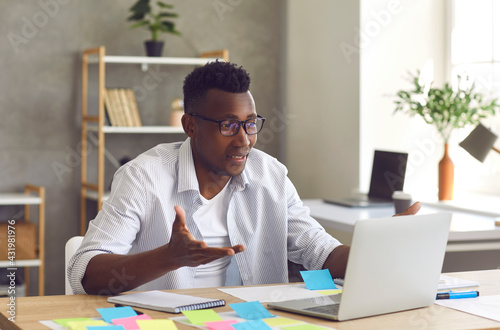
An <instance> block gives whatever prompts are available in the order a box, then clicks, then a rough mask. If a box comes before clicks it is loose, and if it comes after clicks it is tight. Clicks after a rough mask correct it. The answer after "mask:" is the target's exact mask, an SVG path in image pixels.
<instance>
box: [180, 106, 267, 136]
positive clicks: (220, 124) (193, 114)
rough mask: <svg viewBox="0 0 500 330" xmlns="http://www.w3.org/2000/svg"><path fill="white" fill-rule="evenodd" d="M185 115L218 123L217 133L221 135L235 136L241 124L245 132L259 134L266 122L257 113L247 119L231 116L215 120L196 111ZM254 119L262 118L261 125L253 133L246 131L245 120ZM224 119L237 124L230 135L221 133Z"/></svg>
mask: <svg viewBox="0 0 500 330" xmlns="http://www.w3.org/2000/svg"><path fill="white" fill-rule="evenodd" d="M187 115H189V116H193V117H196V118H200V119H203V120H206V121H211V122H213V123H217V124H219V133H220V134H221V135H222V136H235V135H236V134H238V132H239V131H240V128H241V126H243V130H245V133H247V134H248V135H257V134H259V132H260V131H262V128H264V123H265V122H266V118H264V117H262V116H260V115H257V117H255V118H249V119H247V120H238V119H233V118H231V119H222V120H215V119H211V118H207V117H205V116H202V115H199V114H196V113H192V112H191V113H188V114H187ZM255 119H260V120H262V126H260V129H259V130H258V131H257V132H255V133H248V131H247V126H246V124H247V122H249V121H251V120H255ZM225 121H231V122H235V123H238V124H239V125H238V129H236V132H234V134H231V135H224V134H222V123H223V122H225Z"/></svg>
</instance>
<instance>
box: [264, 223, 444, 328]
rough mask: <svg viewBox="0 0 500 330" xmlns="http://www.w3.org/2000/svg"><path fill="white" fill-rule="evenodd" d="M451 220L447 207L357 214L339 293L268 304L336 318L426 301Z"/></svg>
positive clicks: (436, 280)
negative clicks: (441, 210) (392, 214)
mask: <svg viewBox="0 0 500 330" xmlns="http://www.w3.org/2000/svg"><path fill="white" fill-rule="evenodd" d="M450 222H451V213H435V214H425V215H410V216H399V217H390V218H380V219H365V220H358V221H357V222H356V224H355V226H354V234H353V239H352V245H351V251H350V253H349V259H348V263H347V269H346V275H345V279H344V286H343V288H342V294H337V295H330V296H324V297H320V298H306V299H296V300H288V301H282V302H274V303H268V305H267V306H268V307H269V308H275V309H280V310H285V311H289V312H294V313H299V314H305V315H310V316H316V317H322V318H326V319H331V320H338V321H343V320H349V319H354V318H360V317H367V316H372V315H379V314H385V313H392V312H397V311H403V310H408V309H414V308H419V307H426V306H430V305H431V304H432V303H434V301H435V299H436V293H437V289H438V284H439V279H440V274H441V269H442V265H443V260H444V254H445V249H446V244H447V241H448V232H449V228H450Z"/></svg>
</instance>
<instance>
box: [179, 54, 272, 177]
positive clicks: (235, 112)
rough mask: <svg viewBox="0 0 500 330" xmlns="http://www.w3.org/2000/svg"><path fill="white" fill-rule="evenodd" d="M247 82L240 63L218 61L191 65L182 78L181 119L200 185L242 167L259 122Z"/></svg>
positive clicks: (238, 172)
mask: <svg viewBox="0 0 500 330" xmlns="http://www.w3.org/2000/svg"><path fill="white" fill-rule="evenodd" d="M249 86H250V77H249V75H248V73H247V72H246V71H245V70H244V69H243V68H242V67H237V66H236V65H235V64H231V63H226V62H219V61H217V62H211V63H208V64H207V65H205V66H203V67H199V68H197V69H195V70H194V71H193V72H191V73H190V74H189V75H188V76H187V77H186V79H185V80H184V109H185V110H184V111H185V114H184V116H183V118H182V123H183V127H184V131H185V132H186V134H187V135H188V136H189V137H190V138H191V147H192V149H193V159H194V162H195V169H196V174H197V176H198V181H199V182H200V183H202V182H205V183H207V182H212V181H217V180H222V181H227V179H228V177H231V176H235V175H239V174H240V173H241V172H242V171H243V169H244V167H245V164H246V160H247V156H248V153H249V152H250V150H251V148H252V147H253V146H254V145H255V142H256V140H257V135H256V133H257V132H258V130H259V129H260V128H261V127H262V125H261V124H262V123H263V120H262V119H260V118H258V117H257V112H256V110H255V103H254V100H253V97H252V94H251V93H250V91H249ZM243 122H244V123H243ZM224 178H225V179H224Z"/></svg>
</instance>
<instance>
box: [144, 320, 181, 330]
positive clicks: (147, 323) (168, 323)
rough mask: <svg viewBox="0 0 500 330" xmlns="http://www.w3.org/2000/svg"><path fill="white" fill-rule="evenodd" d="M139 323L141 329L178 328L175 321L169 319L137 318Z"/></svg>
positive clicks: (168, 329) (169, 329)
mask: <svg viewBox="0 0 500 330" xmlns="http://www.w3.org/2000/svg"><path fill="white" fill-rule="evenodd" d="M137 325H138V326H139V329H141V330H177V326H176V325H175V323H174V321H172V320H167V319H164V320H163V319H156V320H137Z"/></svg>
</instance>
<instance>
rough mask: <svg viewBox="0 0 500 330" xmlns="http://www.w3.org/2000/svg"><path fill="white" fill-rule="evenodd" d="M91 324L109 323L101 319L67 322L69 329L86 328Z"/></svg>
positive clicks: (83, 329) (81, 329)
mask: <svg viewBox="0 0 500 330" xmlns="http://www.w3.org/2000/svg"><path fill="white" fill-rule="evenodd" d="M91 325H109V324H108V323H106V322H104V321H103V320H90V321H78V322H68V326H69V328H70V329H71V330H87V327H88V326H91Z"/></svg>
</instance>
